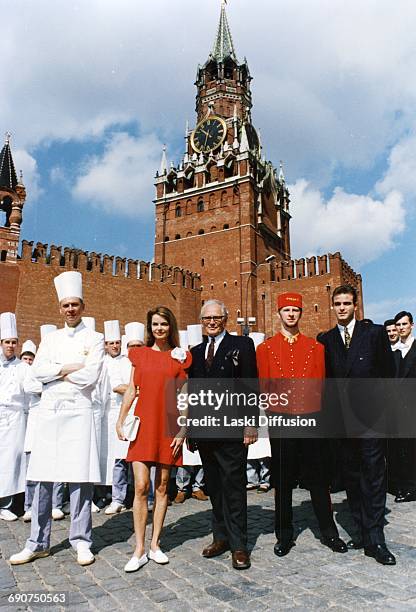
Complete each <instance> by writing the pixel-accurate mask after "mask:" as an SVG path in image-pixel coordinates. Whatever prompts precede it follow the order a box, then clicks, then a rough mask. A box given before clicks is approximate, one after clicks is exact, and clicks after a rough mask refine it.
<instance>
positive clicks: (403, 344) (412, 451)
mask: <svg viewBox="0 0 416 612" xmlns="http://www.w3.org/2000/svg"><path fill="white" fill-rule="evenodd" d="M394 324H395V326H396V329H397V331H398V333H399V341H398V343H397V344H396V350H395V352H394V357H395V362H396V377H397V378H398V379H399V381H400V383H403V384H401V385H400V387H401V389H400V391H401V393H400V398H401V399H400V401H401V402H402V407H403V408H404V409H405V410H408V409H409V407H410V409H413V405H414V396H413V394H412V390H413V387H412V388H410V386H409V387H408V386H407V385H406V381H407V380H408V379H409V378H416V342H415V341H414V340H415V339H414V336H413V334H412V332H413V316H412V314H411V313H410V312H406V311H404V310H403V311H401V312H398V313H397V315H396V316H395V317H394ZM390 451H391V452H390V459H391V465H390V470H389V472H391V477H392V479H393V481H394V482H395V483H396V498H395V500H394V501H395V502H396V503H403V502H411V501H416V440H415V439H414V438H396V439H393V440H391V441H390Z"/></svg>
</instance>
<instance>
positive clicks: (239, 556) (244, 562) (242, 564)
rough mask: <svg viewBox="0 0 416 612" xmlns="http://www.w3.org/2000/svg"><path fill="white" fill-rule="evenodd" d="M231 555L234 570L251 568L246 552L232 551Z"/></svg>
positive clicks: (248, 555)
mask: <svg viewBox="0 0 416 612" xmlns="http://www.w3.org/2000/svg"><path fill="white" fill-rule="evenodd" d="M231 555H232V561H233V568H234V569H237V570H244V569H248V568H249V567H250V566H251V562H250V554H249V553H248V552H247V551H246V550H234V551H233V552H232V553H231Z"/></svg>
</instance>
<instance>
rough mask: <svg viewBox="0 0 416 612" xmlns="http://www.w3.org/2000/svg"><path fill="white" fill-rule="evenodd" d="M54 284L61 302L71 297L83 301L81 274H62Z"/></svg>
mask: <svg viewBox="0 0 416 612" xmlns="http://www.w3.org/2000/svg"><path fill="white" fill-rule="evenodd" d="M53 282H54V283H55V289H56V293H57V294H58V301H59V302H61V301H62V300H64V299H65V298H70V297H75V298H79V299H80V300H82V299H83V297H82V274H81V272H62V274H60V275H59V276H55V278H54V279H53Z"/></svg>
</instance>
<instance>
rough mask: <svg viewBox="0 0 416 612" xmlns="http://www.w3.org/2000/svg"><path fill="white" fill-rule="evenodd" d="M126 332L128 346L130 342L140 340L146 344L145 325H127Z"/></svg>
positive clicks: (137, 323)
mask: <svg viewBox="0 0 416 612" xmlns="http://www.w3.org/2000/svg"><path fill="white" fill-rule="evenodd" d="M124 331H125V332H126V337H127V344H128V343H129V342H133V340H139V341H140V342H144V325H143V323H139V322H138V321H132V322H131V323H126V324H125V326H124Z"/></svg>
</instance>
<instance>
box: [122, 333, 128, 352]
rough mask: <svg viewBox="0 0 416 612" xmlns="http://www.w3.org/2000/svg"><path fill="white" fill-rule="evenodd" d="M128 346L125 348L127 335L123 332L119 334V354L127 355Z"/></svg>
mask: <svg viewBox="0 0 416 612" xmlns="http://www.w3.org/2000/svg"><path fill="white" fill-rule="evenodd" d="M128 352H129V350H128V348H127V336H126V334H123V335H122V336H121V351H120V355H125V356H126V357H127V355H128Z"/></svg>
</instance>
